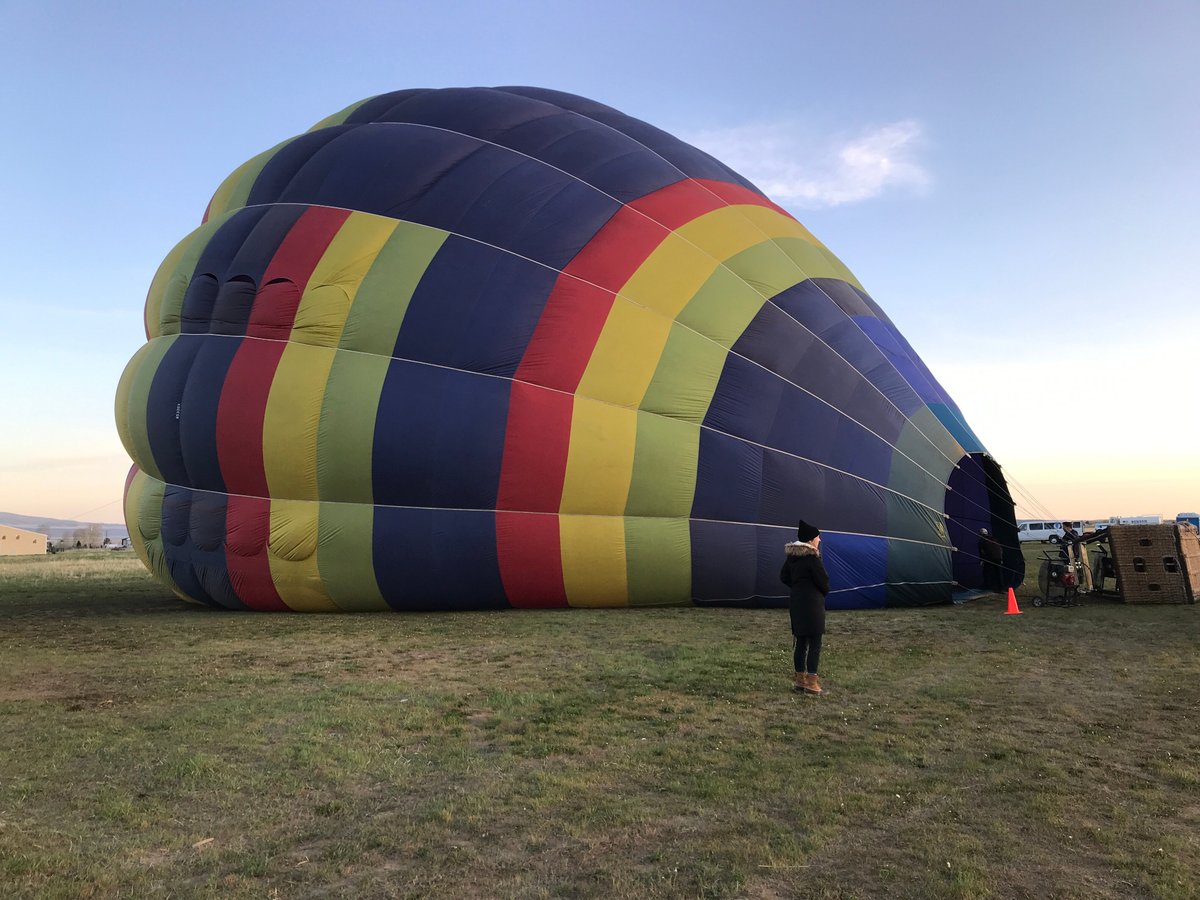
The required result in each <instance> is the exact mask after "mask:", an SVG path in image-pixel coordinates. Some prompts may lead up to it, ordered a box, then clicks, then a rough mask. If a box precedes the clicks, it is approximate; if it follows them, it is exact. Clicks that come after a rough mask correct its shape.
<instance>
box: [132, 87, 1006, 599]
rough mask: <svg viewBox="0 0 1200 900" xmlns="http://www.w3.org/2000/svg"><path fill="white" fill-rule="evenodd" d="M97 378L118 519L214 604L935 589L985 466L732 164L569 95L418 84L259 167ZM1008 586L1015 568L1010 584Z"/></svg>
mask: <svg viewBox="0 0 1200 900" xmlns="http://www.w3.org/2000/svg"><path fill="white" fill-rule="evenodd" d="M145 321H146V332H147V336H148V340H147V343H146V344H145V345H144V346H143V347H142V348H141V349H140V350H139V351H138V352H137V354H136V355H135V356H134V357H133V359H132V360H131V361H130V363H129V365H128V367H127V368H126V370H125V373H124V375H123V377H122V379H121V383H120V387H119V388H118V392H117V401H116V409H117V423H118V429H119V431H120V435H121V438H122V440H123V442H124V444H125V447H126V448H127V449H128V451H129V454H130V456H131V458H132V459H133V461H134V467H133V469H132V470H131V472H130V476H129V479H128V481H127V485H126V495H125V496H126V499H125V514H126V520H127V522H128V524H129V529H130V534H131V536H132V539H133V544H134V547H135V548H136V549H137V551H138V553H139V554H140V555H141V557H142V559H143V561H144V562H145V563H146V565H147V566H148V567H149V568H150V569H151V570H152V571H153V572H154V574H155V575H157V577H158V578H160V579H161V580H162V581H163V582H165V583H166V584H167V585H169V586H170V587H171V588H172V589H173V590H174V591H176V592H177V593H178V594H179V595H180V596H182V597H184V598H187V599H190V600H194V601H197V602H200V603H205V604H211V605H214V606H219V607H226V608H233V609H259V610H287V609H291V610H310V611H315V610H367V609H389V608H390V609H397V610H405V609H471V608H503V607H510V606H512V607H555V606H649V605H665V604H708V603H771V602H781V601H783V600H784V598H785V596H786V588H785V587H784V586H783V585H782V584H781V583H780V581H779V569H780V565H781V563H782V561H783V558H784V556H783V546H784V544H785V543H786V542H787V541H789V540H792V539H794V536H795V528H796V522H797V520H799V519H801V518H803V519H805V520H807V521H808V522H811V523H813V524H815V525H817V526H818V527H819V528H820V529H821V531H822V534H823V538H824V540H823V543H822V552H823V554H824V556H825V561H826V566H827V568H828V569H829V571H830V577H831V582H832V587H833V592H832V593H831V594H830V597H829V605H830V606H831V607H835V608H836V607H872V606H885V605H919V604H926V603H935V602H944V601H946V600H948V599H949V597H950V595H951V591H952V589H953V588H954V586H955V584H956V583H958V584H968V585H969V584H972V583H977V582H978V580H979V562H978V558H977V555H976V553H977V549H978V547H977V538H976V535H977V532H978V529H979V528H980V527H986V528H988V529H989V530H990V531H992V533H993V534H996V535H998V537H999V538H1000V539H1001V541H1002V543H1004V544H1005V545H1006V547H1007V560H1006V562H1007V564H1008V565H1009V566H1010V567H1011V568H1012V569H1013V570H1014V571H1017V572H1018V573H1019V570H1020V569H1021V564H1020V557H1019V554H1018V553H1017V551H1016V546H1017V542H1016V533H1015V527H1014V526H1013V524H1012V521H1013V505H1012V500H1011V497H1010V495H1009V493H1008V490H1007V488H1006V486H1005V482H1004V478H1003V476H1002V474H1001V472H1000V469H999V467H998V466H997V465H996V463H995V462H993V461H992V459H991V458H990V456H988V455H987V454H986V452H985V451H984V448H983V446H982V444H980V442H979V440H978V439H977V438H976V437H975V435H974V434H973V433H972V431H971V429H970V428H969V427H968V426H967V425H966V423H965V421H964V420H963V417H962V415H961V414H960V412H959V410H958V408H957V407H956V406H955V404H954V403H953V401H951V399H950V398H949V397H948V396H947V395H946V393H945V392H944V391H943V390H942V388H941V387H940V386H939V385H938V383H937V382H936V381H935V380H934V378H933V376H932V375H931V374H930V373H929V371H928V370H927V369H926V367H925V365H924V364H923V363H922V362H921V360H920V359H919V358H918V357H917V355H916V353H914V352H913V350H912V348H911V347H910V346H909V345H908V343H907V342H906V341H905V339H904V338H903V337H902V336H901V335H900V334H899V332H898V331H897V330H896V328H895V327H894V326H893V325H892V323H891V321H890V320H889V319H888V318H887V316H886V315H884V313H883V312H882V311H881V309H880V308H879V307H878V306H877V305H876V304H875V302H874V301H873V300H872V299H871V297H869V296H868V295H867V293H866V292H865V291H864V290H863V288H862V286H861V285H860V284H859V283H858V281H857V280H856V279H855V277H854V276H853V275H852V274H851V273H850V271H849V270H848V269H847V268H846V267H845V266H844V265H843V264H842V263H841V262H839V261H838V259H837V258H836V257H834V255H833V254H832V253H830V252H829V251H828V250H827V249H826V248H825V247H824V246H823V245H822V244H821V243H820V242H819V241H817V240H816V238H814V237H813V236H812V235H811V234H810V233H809V232H808V231H807V230H806V229H805V228H804V226H802V225H801V224H800V223H799V222H797V221H796V220H795V219H794V218H793V217H792V216H791V215H789V214H788V213H786V212H784V211H783V210H782V209H780V208H779V207H778V206H776V205H775V204H774V203H772V202H771V200H769V199H768V198H767V197H765V196H764V195H763V194H762V193H761V192H760V191H759V190H758V189H757V188H755V187H754V185H753V184H751V183H750V182H748V181H747V180H746V179H745V178H743V177H741V176H740V175H738V174H737V173H736V172H733V171H732V170H730V169H729V168H727V167H726V166H724V165H722V164H721V163H720V162H718V161H717V160H715V159H713V158H712V157H710V156H708V155H706V154H705V153H702V152H701V151H699V150H697V149H696V148H694V147H691V146H689V145H688V144H685V143H683V142H682V141H680V140H678V139H677V138H674V137H672V136H671V135H669V134H666V133H665V132H663V131H660V130H658V129H656V128H654V127H652V126H650V125H647V124H646V123H644V122H641V121H638V120H637V119H634V118H631V117H629V116H627V115H624V114H622V113H620V112H618V111H616V110H614V109H612V108H610V107H607V106H603V105H601V104H599V103H595V102H593V101H590V100H586V99H583V98H581V97H577V96H573V95H570V94H564V93H560V92H556V91H551V90H544V89H540V88H529V87H504V88H471V89H442V90H424V89H422V90H404V91H397V92H395V93H390V94H384V95H381V96H378V97H373V98H371V99H369V100H366V101H364V102H362V103H358V104H355V105H353V106H351V107H349V108H348V109H345V110H343V111H342V112H340V113H337V114H336V115H333V116H331V117H330V118H328V119H325V120H324V121H321V122H319V123H318V124H317V125H316V126H314V127H313V128H312V129H311V130H309V131H308V132H306V133H305V134H302V135H300V136H299V137H296V138H293V139H291V140H288V141H285V142H283V143H282V144H279V145H278V146H276V147H274V148H272V149H271V150H268V151H267V152H265V153H263V154H261V155H259V156H256V157H255V158H254V159H252V160H250V161H249V162H247V163H246V164H245V165H243V166H241V167H240V168H239V169H237V170H236V171H235V172H233V174H231V175H230V176H229V177H228V178H227V179H226V180H225V181H224V183H223V184H221V186H220V187H219V188H218V189H217V191H216V194H215V195H214V196H213V198H212V200H211V202H210V204H209V207H208V210H207V213H206V214H205V217H204V221H203V224H202V225H201V226H200V227H199V228H198V229H196V230H195V231H194V232H192V233H191V234H190V235H188V236H187V237H186V238H184V239H183V240H182V241H181V242H180V243H179V244H178V245H177V246H176V247H175V249H174V250H172V251H171V253H170V254H169V255H168V256H167V258H166V260H165V261H164V262H163V264H162V266H161V267H160V269H159V271H158V274H157V275H156V277H155V278H154V281H153V284H152V285H151V287H150V291H149V295H148V298H147V300H146V316H145ZM1010 574H1011V573H1010Z"/></svg>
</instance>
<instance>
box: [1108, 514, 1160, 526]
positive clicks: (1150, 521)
mask: <svg viewBox="0 0 1200 900" xmlns="http://www.w3.org/2000/svg"><path fill="white" fill-rule="evenodd" d="M1108 524H1109V525H1161V524H1162V516H1109V517H1108Z"/></svg>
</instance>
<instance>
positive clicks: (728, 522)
mask: <svg viewBox="0 0 1200 900" xmlns="http://www.w3.org/2000/svg"><path fill="white" fill-rule="evenodd" d="M142 474H144V475H145V476H146V477H147V478H152V479H154V480H155V481H157V482H158V483H159V484H161V485H164V486H165V487H172V488H179V489H180V490H185V491H191V492H192V493H198V494H212V495H214V496H219V497H241V498H244V499H247V500H266V501H268V502H269V501H271V500H281V499H282V500H286V501H287V502H290V503H321V504H327V503H328V504H339V505H350V506H368V505H369V506H372V507H376V508H379V509H409V510H425V511H428V512H469V513H482V514H495V513H504V514H508V515H518V516H555V517H560V516H568V517H573V518H587V519H638V520H641V521H655V520H659V519H661V520H663V521H676V520H678V519H680V518H684V517H682V516H627V515H616V514H613V515H609V514H605V513H561V512H543V511H540V510H520V509H475V508H471V507H448V506H412V505H405V504H399V503H370V504H367V503H360V502H358V501H354V500H303V499H288V498H280V497H261V496H259V495H257V494H242V493H239V492H237V491H214V490H209V489H207V488H198V487H191V486H190V485H186V484H177V483H175V482H173V481H164V480H162V479H161V478H155V477H154V476H153V475H151V474H150V473H149V472H146V471H145V470H142ZM686 518H687V521H688V522H703V523H706V524H710V525H735V526H738V527H742V528H773V529H779V530H781V531H789V532H790V531H792V530H794V526H792V525H776V524H773V523H770V522H739V521H734V520H731V519H706V518H702V517H698V516H687V517H686ZM160 534H161V531H160ZM822 534H840V535H843V536H845V537H864V538H871V539H872V540H880V541H887V542H888V543H894V544H917V545H919V546H922V547H933V548H936V549H938V550H955V549H956V548H955V547H954V546H953V545H952V544H941V543H938V542H936V541H922V540H918V539H917V538H905V537H895V536H893V535H886V534H868V533H866V532H861V531H834V530H831V529H826V530H824V531H823V532H822ZM142 537H143V538H144V539H145V540H154V538H146V537H145V535H142ZM172 546H178V545H177V544H172Z"/></svg>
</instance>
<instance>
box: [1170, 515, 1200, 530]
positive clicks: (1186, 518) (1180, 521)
mask: <svg viewBox="0 0 1200 900" xmlns="http://www.w3.org/2000/svg"><path fill="white" fill-rule="evenodd" d="M1175 523H1176V524H1177V525H1191V526H1192V527H1193V528H1195V529H1196V530H1197V531H1200V513H1194V512H1192V513H1180V514H1179V515H1177V516H1176V517H1175Z"/></svg>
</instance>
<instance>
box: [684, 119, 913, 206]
mask: <svg viewBox="0 0 1200 900" xmlns="http://www.w3.org/2000/svg"><path fill="white" fill-rule="evenodd" d="M921 137H922V132H921V126H920V124H919V123H917V122H915V121H913V120H911V119H905V120H902V121H899V122H893V123H891V124H888V125H882V126H878V127H875V128H870V129H867V130H866V131H864V132H862V133H861V134H859V135H857V136H856V137H853V138H843V139H840V140H829V139H823V140H822V139H817V138H814V136H813V134H812V133H811V130H810V129H806V128H804V127H803V126H801V125H799V124H797V123H782V122H778V123H773V124H758V125H743V126H739V127H735V128H716V129H709V130H706V131H700V132H695V133H693V134H690V135H686V136H685V139H686V140H687V141H688V142H689V143H692V144H694V145H696V146H697V147H699V148H700V149H701V150H704V151H705V152H706V153H710V154H712V155H713V156H715V157H716V158H717V159H719V160H721V162H723V163H725V164H726V165H727V166H729V167H731V168H732V169H734V171H736V172H738V173H740V174H741V175H744V176H745V177H746V178H748V179H750V181H752V182H754V184H756V185H757V186H758V187H759V188H760V189H761V190H762V191H763V192H764V193H765V194H766V195H767V196H768V197H770V198H771V199H772V200H774V201H775V202H777V203H779V204H781V205H783V206H788V205H795V206H802V207H806V208H810V209H811V208H820V207H829V206H840V205H842V204H845V203H860V202H862V201H864V200H870V199H871V198H873V197H878V196H879V195H881V194H883V193H884V192H885V191H888V190H890V189H893V188H903V189H908V190H915V191H920V190H923V189H924V188H925V187H927V186H928V185H929V183H930V176H929V173H928V172H927V171H926V170H925V168H924V167H923V166H922V165H921V164H920V162H919V161H918V159H917V156H918V152H919V150H920V149H921V146H922V141H921Z"/></svg>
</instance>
